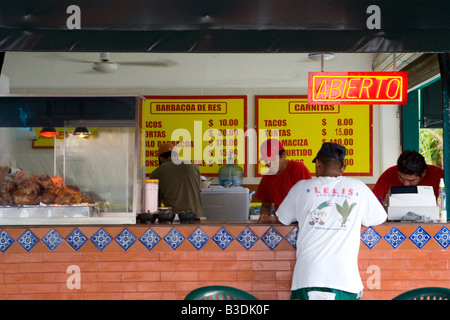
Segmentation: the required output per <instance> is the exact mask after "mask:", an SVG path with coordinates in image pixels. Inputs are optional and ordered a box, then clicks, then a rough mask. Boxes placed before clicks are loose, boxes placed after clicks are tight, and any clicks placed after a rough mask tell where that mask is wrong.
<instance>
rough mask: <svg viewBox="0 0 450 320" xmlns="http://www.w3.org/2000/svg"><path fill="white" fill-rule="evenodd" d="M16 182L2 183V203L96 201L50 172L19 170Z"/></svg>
mask: <svg viewBox="0 0 450 320" xmlns="http://www.w3.org/2000/svg"><path fill="white" fill-rule="evenodd" d="M15 178H16V179H15V180H16V181H15V182H14V181H10V180H5V181H2V182H1V183H0V205H13V204H16V205H38V204H40V203H44V204H64V205H72V204H80V203H94V201H93V200H91V199H89V198H88V197H86V196H83V195H82V194H81V192H80V191H79V188H78V187H77V186H65V185H64V184H63V179H62V178H61V177H58V176H55V177H51V176H49V175H48V174H42V175H35V174H31V175H30V176H28V175H27V173H26V172H25V171H19V172H17V173H16V175H15Z"/></svg>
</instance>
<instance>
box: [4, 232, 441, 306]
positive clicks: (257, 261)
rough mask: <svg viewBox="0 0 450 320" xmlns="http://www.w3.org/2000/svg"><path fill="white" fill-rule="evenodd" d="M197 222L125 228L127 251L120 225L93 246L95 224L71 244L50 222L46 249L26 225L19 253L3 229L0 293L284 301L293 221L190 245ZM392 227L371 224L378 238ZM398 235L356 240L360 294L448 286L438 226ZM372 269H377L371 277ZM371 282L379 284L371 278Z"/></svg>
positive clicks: (389, 293) (378, 296)
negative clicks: (250, 238) (221, 294)
mask: <svg viewBox="0 0 450 320" xmlns="http://www.w3.org/2000/svg"><path fill="white" fill-rule="evenodd" d="M173 227H176V229H177V230H178V231H180V233H181V234H182V235H183V236H184V237H185V238H186V240H184V241H183V242H182V243H181V244H180V246H179V247H178V248H177V249H176V250H174V249H172V248H171V247H170V246H169V245H168V244H167V243H166V242H165V241H164V240H163V238H164V237H165V236H166V235H167V233H169V232H170V231H171V230H172V229H173ZM197 227H198V226H195V225H190V226H180V225H174V226H158V225H142V226H129V227H127V229H128V230H129V231H130V232H131V233H132V234H133V235H134V236H135V237H136V238H137V241H136V242H135V243H134V244H133V245H131V247H130V248H129V249H127V250H125V249H123V248H122V247H121V246H120V245H119V244H118V243H117V242H116V241H115V239H116V237H117V236H118V235H119V233H120V232H121V231H122V230H123V229H124V227H123V226H115V227H107V226H105V227H103V229H104V230H105V231H106V232H107V233H108V234H109V235H110V236H111V239H112V241H111V242H110V243H109V244H108V245H106V247H104V249H102V250H100V249H99V248H97V247H96V245H94V243H93V242H92V241H91V237H92V236H93V235H94V233H96V232H97V230H99V228H100V227H85V226H80V227H78V228H79V230H80V231H81V232H82V233H83V234H84V235H85V236H86V238H87V239H88V240H87V241H86V243H85V244H84V245H83V246H81V248H79V249H78V250H75V249H74V248H73V247H71V246H70V245H69V244H68V242H67V240H66V239H67V237H68V236H69V234H70V233H71V232H72V231H73V230H74V229H75V227H53V229H54V230H55V231H56V232H57V233H58V234H59V235H60V236H61V237H62V238H63V239H65V240H64V241H62V242H61V244H60V245H59V246H58V247H56V248H55V249H54V250H53V251H52V250H50V248H49V247H48V246H47V245H46V244H45V243H44V241H42V239H43V238H44V237H45V235H46V234H47V233H48V232H49V231H50V230H52V227H30V228H29V230H30V231H31V232H32V233H33V234H34V235H35V236H36V237H37V238H38V239H39V242H38V243H37V244H36V245H35V246H34V247H33V248H32V249H30V250H29V252H27V251H26V250H25V249H24V247H22V245H21V244H20V243H19V241H18V239H19V238H20V237H21V235H23V234H24V232H25V231H26V230H27V229H28V228H19V227H17V228H15V227H4V228H0V234H1V233H2V232H3V231H5V232H6V233H7V234H8V235H10V236H11V238H12V239H14V240H15V241H14V242H13V243H12V244H11V246H10V247H8V248H7V249H6V250H5V251H4V252H3V253H2V252H1V251H0V299H183V298H184V297H185V295H186V294H187V293H188V292H190V291H191V290H193V289H195V288H198V287H200V286H206V285H230V286H234V287H237V288H240V289H243V290H245V291H248V292H250V293H252V294H253V295H255V296H256V297H258V298H260V299H289V297H290V284H291V277H292V270H293V267H294V264H295V249H294V248H293V247H292V245H291V244H289V243H288V241H287V240H286V236H287V235H288V234H289V232H291V231H292V229H294V227H293V226H281V225H274V226H266V225H264V226H263V225H257V224H250V225H230V226H224V228H225V229H226V230H227V231H228V232H229V233H230V234H231V235H232V236H233V237H234V240H233V241H232V242H231V243H230V244H229V246H228V247H227V248H226V249H224V250H222V249H221V248H220V247H219V246H218V245H217V244H216V243H215V242H214V241H213V237H214V235H215V234H216V233H217V232H218V231H219V230H220V229H221V228H222V227H221V226H211V225H202V226H200V228H201V230H202V231H203V232H205V234H206V235H207V236H208V237H209V240H208V242H206V244H205V245H204V246H203V247H202V248H201V249H199V250H197V249H196V248H195V247H194V246H193V245H192V244H191V243H190V242H189V241H188V240H187V239H188V237H189V236H190V235H191V234H192V232H193V231H194V230H196V228H197ZM246 227H249V228H250V230H251V231H252V232H253V233H254V234H255V235H256V236H257V237H258V239H257V241H256V242H255V243H254V245H253V246H252V247H251V248H250V249H248V250H247V249H246V248H244V247H243V245H241V243H239V242H238V241H237V237H238V236H239V235H240V234H241V232H242V231H243V230H244V229H245V228H246ZM271 227H274V229H275V230H277V231H278V232H279V234H281V236H282V237H283V239H282V240H281V242H280V243H279V244H278V245H277V246H276V247H275V248H274V249H273V250H271V249H270V248H269V247H268V246H267V245H266V244H265V242H263V241H262V237H263V235H264V234H265V232H266V231H267V230H268V229H269V228H271ZM392 227H393V225H383V226H379V227H376V228H374V230H376V231H377V232H378V234H379V235H380V236H381V237H384V236H385V235H386V234H387V233H388V232H389V231H390V230H391V229H392ZM397 227H398V229H399V230H400V231H401V232H402V233H403V234H404V235H405V236H406V239H405V240H404V241H403V242H402V243H401V244H400V245H399V246H398V248H397V249H394V248H393V247H392V246H391V245H390V244H389V243H388V242H387V241H386V240H385V239H383V238H382V239H380V241H379V242H378V243H376V244H375V245H374V246H373V248H372V249H369V248H368V247H367V245H366V244H364V243H363V242H362V243H361V251H360V259H359V268H360V273H361V277H362V279H363V283H364V285H365V286H366V287H367V286H368V283H369V285H370V286H372V285H373V284H377V283H379V286H380V288H379V289H378V288H376V287H375V288H370V289H369V288H366V290H365V293H364V296H363V299H391V298H393V297H394V296H396V295H397V294H399V293H401V292H404V291H406V290H410V289H413V288H416V287H423V286H442V287H450V280H449V279H450V267H449V258H450V253H449V252H450V251H449V250H446V249H444V248H443V247H442V245H440V244H439V243H438V242H437V241H436V240H435V239H434V238H433V236H434V235H435V234H436V233H437V232H438V231H439V230H440V229H441V228H442V227H443V225H422V227H423V228H424V229H425V230H426V231H427V232H428V233H429V234H430V235H431V239H429V241H428V242H427V244H425V245H424V246H423V247H422V248H421V249H419V248H418V247H417V246H416V245H415V244H414V243H413V242H412V241H411V240H410V239H409V238H408V237H409V236H410V235H411V234H412V233H413V232H414V230H415V229H416V228H417V227H418V225H417V226H416V225H405V226H397ZM149 228H151V229H152V230H153V231H155V233H157V234H158V235H159V237H160V238H161V240H160V241H159V242H158V243H157V244H156V245H155V246H154V247H153V248H152V249H151V250H149V249H147V248H146V247H145V246H144V245H143V244H142V243H141V241H140V240H139V238H140V237H141V236H142V235H143V234H144V232H145V231H147V230H148V229H149ZM365 230H366V229H363V230H362V231H365ZM71 265H76V266H78V267H79V268H80V274H79V275H80V285H81V288H80V289H76V288H75V289H69V288H68V286H67V284H66V282H67V280H68V278H69V277H71V276H73V274H72V273H67V269H68V267H69V266H71ZM373 268H375V269H377V268H379V274H378V275H379V277H377V274H374V272H373V271H371V270H373ZM378 280H379V282H377V281H378Z"/></svg>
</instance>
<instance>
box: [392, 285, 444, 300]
mask: <svg viewBox="0 0 450 320" xmlns="http://www.w3.org/2000/svg"><path fill="white" fill-rule="evenodd" d="M449 299H450V289H448V288H441V287H425V288H418V289H413V290H410V291H406V292H403V293H402V294H400V295H398V296H396V297H395V298H393V299H392V300H449Z"/></svg>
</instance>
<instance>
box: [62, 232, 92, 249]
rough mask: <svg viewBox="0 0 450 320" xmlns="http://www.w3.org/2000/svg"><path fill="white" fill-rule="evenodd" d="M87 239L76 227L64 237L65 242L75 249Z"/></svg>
mask: <svg viewBox="0 0 450 320" xmlns="http://www.w3.org/2000/svg"><path fill="white" fill-rule="evenodd" d="M87 240H88V239H87V238H86V236H85V235H84V234H83V232H81V231H80V229H78V228H75V230H73V231H72V233H71V234H69V236H68V237H67V238H66V242H67V243H68V244H69V245H70V246H71V247H72V248H74V249H75V250H76V251H78V250H79V249H80V248H81V247H82V246H83V245H84V244H85V243H86V241H87Z"/></svg>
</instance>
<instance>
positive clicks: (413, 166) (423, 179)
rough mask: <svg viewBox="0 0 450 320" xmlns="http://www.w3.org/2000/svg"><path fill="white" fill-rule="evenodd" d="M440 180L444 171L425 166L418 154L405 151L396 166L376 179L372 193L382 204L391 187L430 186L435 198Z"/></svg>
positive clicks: (422, 158)
mask: <svg viewBox="0 0 450 320" xmlns="http://www.w3.org/2000/svg"><path fill="white" fill-rule="evenodd" d="M441 178H444V170H442V169H441V168H439V167H436V166H433V165H430V164H428V165H427V164H426V162H425V158H424V157H423V156H422V155H421V154H420V153H418V152H416V151H411V150H406V151H404V152H403V153H402V154H401V155H400V156H399V157H398V160H397V165H396V166H392V167H390V168H388V169H387V170H386V171H385V172H383V174H382V175H381V176H380V177H379V178H378V181H377V183H376V184H375V186H374V188H373V190H372V191H373V193H374V194H375V196H376V197H377V199H378V200H379V201H380V202H381V203H382V204H383V203H384V200H385V197H386V195H387V194H388V193H389V189H390V188H391V187H397V186H402V185H404V186H432V187H433V190H434V195H435V196H436V197H437V196H438V195H439V181H440V180H441Z"/></svg>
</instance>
